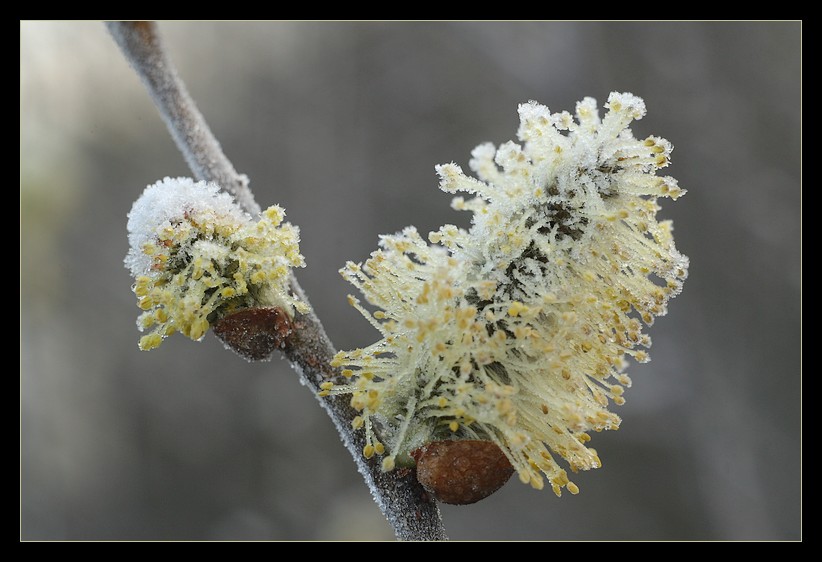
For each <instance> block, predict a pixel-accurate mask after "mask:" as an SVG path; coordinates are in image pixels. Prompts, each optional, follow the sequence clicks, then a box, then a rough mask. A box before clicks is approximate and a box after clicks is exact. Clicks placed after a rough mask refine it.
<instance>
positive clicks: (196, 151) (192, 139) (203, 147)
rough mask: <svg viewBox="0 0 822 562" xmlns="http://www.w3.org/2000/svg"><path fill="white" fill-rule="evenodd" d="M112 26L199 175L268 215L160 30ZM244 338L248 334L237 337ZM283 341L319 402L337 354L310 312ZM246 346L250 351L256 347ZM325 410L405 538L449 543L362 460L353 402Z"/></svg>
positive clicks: (338, 399)
mask: <svg viewBox="0 0 822 562" xmlns="http://www.w3.org/2000/svg"><path fill="white" fill-rule="evenodd" d="M107 25H108V29H109V31H110V32H111V35H112V36H113V37H114V39H115V40H116V41H117V43H118V45H119V46H120V48H121V49H122V51H123V53H124V54H125V56H126V58H127V59H128V61H129V62H130V64H131V65H132V67H133V68H134V69H135V71H136V72H137V74H138V75H139V76H140V78H141V79H142V81H143V83H144V84H145V85H146V87H147V88H148V90H149V93H150V94H151V97H152V99H153V100H154V103H155V104H156V106H157V108H158V109H159V111H160V114H161V115H162V116H163V119H164V120H165V122H166V125H167V126H168V128H169V131H170V133H171V136H172V137H173V138H174V140H175V142H176V143H177V146H178V148H179V149H180V151H181V152H182V153H183V155H184V157H185V159H186V162H187V163H188V165H189V167H190V168H191V170H192V172H193V173H194V175H195V176H196V177H197V178H198V179H201V180H206V181H211V182H214V183H216V184H217V185H219V186H220V187H221V188H222V189H223V190H225V191H226V192H228V193H230V194H231V195H233V196H234V198H235V199H236V200H237V203H238V204H239V205H240V206H241V207H242V208H243V209H244V210H245V211H247V212H248V213H250V214H252V215H256V214H258V213H259V212H260V207H259V205H258V204H257V203H256V201H255V200H254V196H253V194H252V193H251V190H250V189H249V187H248V178H247V177H246V176H245V175H243V174H239V173H238V172H237V171H236V170H235V169H234V166H233V165H232V164H231V162H230V161H229V160H228V158H227V157H226V156H225V154H223V151H222V149H221V148H220V144H219V143H218V142H217V140H216V139H215V138H214V135H213V134H212V133H211V130H210V129H209V127H208V125H207V123H206V122H205V119H204V118H203V116H202V114H201V113H200V112H199V111H198V110H197V107H196V105H195V104H194V101H193V100H192V99H191V96H189V94H188V92H187V91H186V88H185V85H184V84H183V82H182V81H181V80H180V78H179V77H178V76H177V73H176V71H175V69H174V67H173V65H172V64H171V62H170V60H169V59H168V57H167V56H166V54H165V51H164V49H163V46H162V43H161V41H160V38H159V35H158V33H157V26H156V24H155V23H153V22H110V23H108V24H107ZM290 285H291V290H292V292H293V293H294V295H295V296H296V297H297V298H298V299H299V300H300V301H301V302H302V303H305V304H306V305H307V304H308V300H307V299H306V298H305V294H304V293H303V292H302V289H301V288H300V286H299V284H298V283H297V281H296V279H295V278H294V276H293V274H292V275H291V276H290ZM246 320H249V319H246ZM237 333H248V332H247V331H243V330H237ZM282 335H283V341H282V342H281V347H282V351H283V353H284V354H285V355H286V356H287V357H288V359H289V361H291V364H292V366H293V367H294V368H295V370H296V371H297V372H298V373H299V375H300V378H301V380H302V382H303V383H304V384H306V386H308V387H309V388H310V389H311V391H312V392H313V393H314V395H315V396H317V395H318V394H319V393H320V391H321V389H320V385H322V384H323V383H327V382H328V381H329V380H332V379H333V378H334V377H336V376H337V375H338V372H337V369H335V368H333V367H331V366H330V362H331V359H332V358H333V357H334V355H335V353H336V352H335V349H334V347H333V345H332V344H331V342H330V340H329V339H328V336H327V335H326V333H325V331H324V329H323V327H322V324H321V323H320V321H319V319H318V318H317V316H316V315H315V314H314V312H313V310H312V309H311V308H310V306H308V307H307V312H306V313H304V314H299V313H297V314H296V315H295V317H294V320H293V323H292V325H291V326H290V327H289V329H288V330H287V331H283V333H282ZM240 337H242V336H240ZM239 343H241V344H243V345H245V344H250V343H251V342H239ZM320 404H321V405H322V406H323V408H325V410H326V412H327V413H328V415H329V416H330V417H331V419H332V420H333V421H334V424H335V425H336V426H337V430H338V431H339V433H340V436H341V437H342V440H343V443H344V444H345V446H346V447H347V448H348V450H349V452H350V453H351V455H352V456H353V457H354V459H355V462H356V464H357V468H358V469H359V471H360V473H361V474H362V475H363V477H364V479H365V481H366V483H367V484H368V486H369V488H370V490H371V493H372V495H373V496H374V499H375V501H376V502H377V504H378V505H379V507H380V509H381V510H382V512H383V514H384V515H385V517H386V518H387V519H388V522H389V523H390V524H391V526H392V527H393V528H394V531H395V533H396V535H397V537H398V538H399V539H402V540H442V539H445V538H446V535H445V530H444V529H443V526H442V521H441V518H440V513H439V509H438V508H437V505H436V503H435V502H434V501H432V500H431V499H430V497H429V496H428V495H427V494H425V493H424V491H423V488H422V486H421V485H420V484H419V482H418V481H417V479H416V478H415V477H414V475H413V473H412V472H411V471H409V470H394V471H392V472H383V471H382V470H381V467H380V463H379V462H378V461H377V460H376V459H375V458H372V459H370V460H366V459H364V458H363V456H362V454H361V452H362V450H363V448H364V447H365V445H366V444H367V443H366V439H365V436H364V435H363V434H362V432H356V431H354V430H352V426H351V424H352V421H353V420H354V418H355V417H356V416H357V412H356V410H354V408H352V407H351V405H350V400H349V398H348V397H344V396H330V397H325V398H321V399H320Z"/></svg>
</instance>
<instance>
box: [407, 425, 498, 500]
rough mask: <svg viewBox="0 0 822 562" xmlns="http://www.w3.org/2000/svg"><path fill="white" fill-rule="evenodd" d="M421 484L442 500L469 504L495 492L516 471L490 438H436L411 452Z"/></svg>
mask: <svg viewBox="0 0 822 562" xmlns="http://www.w3.org/2000/svg"><path fill="white" fill-rule="evenodd" d="M411 456H412V457H414V460H415V461H417V479H418V480H419V482H420V484H422V485H423V487H424V488H425V489H426V490H427V491H428V493H430V494H431V495H433V496H434V497H435V498H436V499H437V500H439V501H441V502H443V503H449V504H454V505H466V504H470V503H475V502H478V501H479V500H481V499H483V498H486V497H488V496H490V495H491V494H493V493H494V492H496V491H497V490H498V489H500V488H501V487H502V485H503V484H505V483H506V482H507V481H508V479H509V478H510V477H511V474H513V473H514V469H513V468H512V467H511V463H510V462H508V459H507V458H506V456H505V455H504V454H503V452H502V451H501V450H500V448H499V447H498V446H497V445H496V444H495V443H492V442H490V441H473V440H466V441H434V442H432V443H429V444H427V445H425V446H423V447H420V448H419V449H416V450H414V451H413V452H412V453H411Z"/></svg>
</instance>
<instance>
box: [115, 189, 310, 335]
mask: <svg viewBox="0 0 822 562" xmlns="http://www.w3.org/2000/svg"><path fill="white" fill-rule="evenodd" d="M284 216H285V213H284V211H283V209H282V208H280V207H278V206H273V207H269V208H268V209H266V210H265V211H263V213H262V214H261V216H260V218H259V220H258V221H257V222H254V221H252V219H251V217H250V216H249V215H247V214H246V213H244V212H243V211H242V210H241V209H240V208H239V207H238V206H237V204H236V203H235V202H234V200H233V199H232V198H231V196H230V195H228V194H227V193H223V192H221V191H220V189H219V187H218V186H217V185H216V184H214V183H206V182H195V181H194V180H192V179H189V178H175V179H172V178H165V179H164V180H162V181H159V182H157V183H155V184H154V185H150V186H148V187H147V188H146V190H145V191H144V192H143V194H142V195H141V196H140V198H139V199H138V200H137V201H136V202H135V203H134V206H133V207H132V209H131V212H130V213H129V215H128V218H129V220H128V240H129V245H130V247H131V248H130V249H129V252H128V255H127V256H126V259H125V264H126V267H127V268H128V269H129V270H130V271H131V274H132V275H133V276H134V278H135V280H136V283H135V284H134V287H133V290H134V293H135V294H136V295H137V298H138V305H139V307H140V308H141V309H143V310H144V311H145V312H143V314H141V315H140V317H139V318H138V319H137V325H138V327H139V328H140V331H143V330H150V333H149V334H147V335H145V336H143V337H142V338H140V349H142V350H148V349H153V348H155V347H157V346H159V345H160V344H161V343H162V341H163V338H165V337H166V336H169V335H171V334H172V333H174V332H180V333H182V334H183V335H185V336H187V337H189V338H191V339H193V340H199V339H201V338H202V337H203V335H205V333H206V331H207V330H208V327H209V325H210V324H211V323H213V322H214V321H215V320H217V319H219V318H221V317H223V316H225V315H226V314H229V313H231V312H234V311H237V310H241V309H245V308H251V307H259V306H273V307H279V308H281V309H283V310H285V311H288V313H289V314H290V315H293V313H294V310H295V309H297V310H299V311H304V310H305V304H303V303H302V302H300V301H299V300H297V299H296V298H294V297H293V296H292V295H291V293H290V292H289V290H288V275H289V272H290V269H291V268H292V267H302V266H304V261H303V257H302V255H300V249H299V231H298V229H297V228H296V227H294V226H292V225H290V224H289V223H283V222H282V220H283V217H284Z"/></svg>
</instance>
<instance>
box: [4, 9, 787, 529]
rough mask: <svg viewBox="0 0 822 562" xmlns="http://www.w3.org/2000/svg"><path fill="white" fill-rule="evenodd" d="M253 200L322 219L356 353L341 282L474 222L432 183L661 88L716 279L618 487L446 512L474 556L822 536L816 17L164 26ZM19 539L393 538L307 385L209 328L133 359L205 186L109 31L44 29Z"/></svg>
mask: <svg viewBox="0 0 822 562" xmlns="http://www.w3.org/2000/svg"><path fill="white" fill-rule="evenodd" d="M160 30H161V32H162V33H163V36H164V37H165V39H166V43H167V46H168V48H169V51H170V54H171V56H172V59H173V60H174V61H175V62H176V64H177V66H178V69H179V71H180V74H181V75H182V77H183V78H184V80H185V81H186V83H187V84H188V87H189V90H190V92H191V94H192V96H193V97H194V99H195V100H196V101H197V102H198V104H199V107H200V109H201V111H202V112H203V114H204V115H205V116H206V119H207V120H208V122H209V123H210V124H211V127H212V129H213V130H214V132H215V134H216V136H217V138H218V139H219V140H220V141H221V143H222V145H223V148H224V149H225V151H226V153H227V155H228V157H229V158H230V159H231V160H232V161H233V162H234V164H235V166H236V168H237V169H238V170H239V171H241V172H244V173H246V174H248V176H249V177H250V178H251V186H252V188H253V190H254V192H255V195H256V197H257V200H258V202H259V203H260V204H261V205H262V206H263V207H266V206H268V205H270V204H274V203H279V204H281V205H283V206H284V207H285V208H286V210H287V212H288V218H289V219H290V220H291V221H292V222H293V223H294V224H297V225H299V226H300V228H301V231H302V244H301V245H302V252H303V254H304V255H305V257H306V260H307V262H308V265H309V267H308V269H306V270H302V271H299V272H298V277H299V280H300V282H301V283H302V286H303V288H304V289H305V290H306V291H307V293H308V296H309V298H310V299H311V303H312V304H313V306H314V307H315V309H316V310H317V312H318V314H319V316H320V317H321V318H322V319H323V321H324V323H325V328H326V330H327V331H328V333H329V335H330V337H331V339H332V340H333V341H334V343H335V344H336V346H337V347H338V348H340V349H346V348H352V347H359V346H363V345H366V344H367V343H369V342H371V341H372V340H374V339H375V336H376V332H375V331H374V330H373V329H372V328H371V327H370V326H369V325H368V324H367V323H366V322H365V320H363V319H362V318H361V317H360V315H359V314H358V313H357V312H356V311H355V310H353V309H352V308H350V307H349V306H348V304H347V303H346V299H345V295H346V294H347V293H349V292H351V289H352V288H351V287H350V286H348V285H347V284H346V283H345V282H344V281H343V280H342V279H341V278H340V276H339V274H338V273H337V270H338V269H339V268H340V267H341V266H342V265H343V264H344V263H345V261H346V260H349V259H350V260H355V261H361V260H364V259H365V258H366V257H367V256H368V254H369V253H370V252H371V251H372V250H374V249H375V248H376V243H377V236H378V235H379V234H381V233H391V232H395V231H398V230H399V229H401V228H402V227H404V226H406V225H409V224H415V225H416V226H417V227H418V228H419V230H420V231H421V232H428V231H429V230H433V229H435V228H437V227H438V226H440V225H441V224H444V223H454V224H459V225H462V226H467V218H468V214H467V213H456V212H454V211H452V210H451V209H450V208H449V201H450V196H448V195H447V194H444V193H442V192H440V191H439V190H438V189H437V179H436V176H435V174H434V165H435V164H438V163H443V162H451V161H455V162H457V163H458V164H460V165H462V166H463V167H465V166H466V165H467V161H468V158H469V153H470V151H471V149H472V148H473V147H474V146H476V145H477V144H479V143H481V142H484V141H492V142H494V143H497V144H499V143H502V142H504V141H507V140H510V139H514V138H515V133H516V128H517V124H518V119H517V113H516V109H517V104H518V103H521V102H525V101H527V100H530V99H534V100H537V101H540V102H541V103H544V104H546V105H548V106H549V107H550V108H551V109H552V110H555V111H559V110H563V109H567V110H569V111H573V109H574V104H575V102H576V101H577V100H580V99H582V97H584V96H592V97H595V98H597V100H598V101H599V102H600V104H601V103H604V101H605V100H606V99H607V96H608V93H609V92H611V91H612V90H618V91H630V92H633V93H635V94H637V95H639V96H641V97H643V98H644V99H645V101H646V104H647V106H648V115H647V117H646V118H645V119H644V120H642V121H640V122H638V123H635V125H634V127H633V129H634V131H635V133H636V135H637V136H639V137H643V136H646V135H649V134H656V135H659V136H662V137H665V138H667V139H669V140H670V141H671V142H672V143H673V144H674V145H675V146H676V150H675V151H674V153H673V165H672V166H671V167H670V168H669V169H668V170H666V172H667V173H669V174H670V175H673V176H674V177H676V178H677V179H678V180H679V183H680V185H681V186H682V187H684V188H686V189H687V190H688V191H689V193H688V195H687V196H686V197H684V198H683V199H681V200H680V201H678V202H677V203H676V204H672V203H671V202H670V201H668V200H665V201H662V206H663V210H662V211H661V216H662V217H663V218H672V219H673V220H674V223H675V226H676V240H677V246H678V248H679V249H680V250H681V251H682V252H683V253H685V254H687V255H688V256H689V257H690V258H691V273H690V278H689V280H688V282H687V283H686V284H685V290H684V292H683V294H682V295H681V296H680V297H678V298H677V299H675V300H674V301H672V303H671V305H670V307H669V310H670V314H669V315H668V316H667V317H664V318H661V319H659V320H658V321H657V322H656V325H654V326H653V328H652V329H651V330H650V334H651V336H652V338H653V340H654V346H653V348H652V349H651V357H652V361H651V363H650V364H648V365H634V366H632V368H631V369H630V371H629V372H630V375H631V376H632V378H633V380H634V386H633V388H632V389H630V390H629V391H628V392H627V394H626V396H627V400H628V401H627V404H626V405H624V406H622V407H619V408H617V410H616V411H617V412H618V413H619V414H620V415H621V416H622V418H623V425H622V429H620V430H619V431H617V432H605V433H601V434H595V435H594V441H593V443H592V445H593V446H594V447H596V449H597V451H598V452H599V454H600V456H601V458H602V459H603V462H604V466H603V467H602V468H601V469H599V470H595V471H592V472H589V473H583V474H579V475H577V476H576V477H575V478H574V481H575V482H576V483H577V484H578V485H579V487H580V488H581V490H582V491H581V493H580V494H579V495H577V496H572V495H570V494H565V495H563V497H562V498H556V497H555V496H554V495H553V494H552V493H551V492H550V491H549V490H544V491H542V492H537V491H535V490H532V489H530V487H527V486H523V485H521V484H519V483H518V482H517V481H516V479H514V480H513V481H512V482H510V483H509V484H508V485H507V486H505V487H504V488H503V489H502V490H500V491H499V492H498V493H496V494H495V495H493V496H491V497H490V498H488V499H487V500H484V501H482V502H480V503H478V504H476V505H473V506H463V507H451V506H443V508H442V511H443V517H444V521H445V526H446V529H447V531H448V533H449V535H450V536H451V538H453V539H465V540H468V539H500V540H506V539H526V540H527V539H533V540H557V539H558V540H563V539H590V540H596V539H616V540H619V539H631V540H645V539H651V540H657V539H661V540H679V539H681V540H702V539H706V540H735V539H743V540H744V539H776V540H785V539H787V540H791V539H798V538H800V536H801V535H800V524H801V523H800V521H801V444H802V434H801V429H802V424H801V400H800V392H801V371H800V366H801V335H800V326H801V324H800V315H801V307H800V306H801V305H800V287H801V276H800V265H801V251H800V246H801V227H800V220H801V214H800V200H801V184H800V177H801V164H800V154H801V151H800V142H801V111H800V109H801V86H800V78H801V59H800V54H801V24H800V23H798V22H774V23H767V22H759V23H731V22H717V23H573V22H570V23H569V22H564V23H550V22H548V23H515V22H504V23H481V22H480V23H459V22H452V23H449V22H443V23H347V22H346V23H281V22H275V23H162V24H161V27H160ZM20 54H21V59H20V73H21V90H20V111H21V113H20V125H21V135H20V141H21V145H20V146H21V186H20V187H21V190H20V211H21V218H20V230H21V318H20V324H21V326H20V331H21V346H20V354H21V376H20V382H21V385H20V413H21V431H20V456H21V458H20V461H21V462H20V470H21V475H20V478H21V495H20V501H21V518H20V526H21V530H20V532H21V537H22V538H23V539H34V540H37V539H45V540H51V539H195V540H199V539H203V540H206V539H238V540H243V539H392V538H393V533H392V532H391V529H390V528H389V526H388V524H387V523H385V521H384V520H383V519H382V516H381V515H380V513H379V510H378V509H377V507H376V505H375V504H374V503H373V501H372V500H371V497H370V495H369V493H368V490H367V489H366V487H365V485H364V484H363V482H362V480H361V478H360V476H359V474H358V473H357V472H356V470H355V467H354V464H353V462H352V460H351V458H350V456H349V454H348V452H347V451H346V450H345V449H344V448H343V447H342V445H341V444H340V442H339V439H338V437H337V435H336V433H335V429H334V428H333V426H332V424H331V423H330V421H329V420H328V418H327V417H326V414H325V413H324V412H323V411H322V410H321V409H320V408H319V407H318V405H317V403H316V402H315V399H314V398H313V397H312V396H311V394H310V393H309V392H308V391H307V390H306V389H305V388H303V387H301V386H300V384H299V382H298V379H297V376H296V374H295V373H294V372H293V371H292V370H291V369H290V367H289V365H288V364H287V363H286V362H285V361H283V360H281V359H275V360H274V361H273V362H271V363H260V364H249V363H246V362H245V361H243V360H241V359H240V358H239V357H237V356H235V355H234V354H231V353H228V352H226V351H225V350H224V349H223V346H222V345H221V344H220V343H219V342H218V341H217V340H216V339H215V338H214V336H213V335H211V334H209V335H207V336H206V338H205V340H204V341H203V342H200V343H195V342H192V341H190V340H187V339H185V338H183V337H179V336H175V337H172V338H170V339H169V340H167V341H166V342H165V343H164V344H163V345H162V346H161V347H160V348H159V349H157V350H154V351H152V352H150V353H142V352H140V351H138V349H137V340H138V337H139V333H138V331H137V329H136V326H135V320H136V317H137V315H138V312H139V310H138V308H137V306H136V300H135V298H134V296H133V294H132V293H131V291H130V290H129V287H130V285H131V283H132V280H131V279H130V277H129V275H128V272H127V271H126V269H125V268H124V267H123V257H124V256H125V254H126V251H127V240H126V213H127V212H128V211H129V209H130V208H131V204H132V202H133V201H134V200H135V198H136V197H137V196H138V195H139V194H140V193H141V192H142V190H143V189H144V188H145V186H146V185H147V184H151V183H154V182H155V181H157V180H158V179H161V178H162V177H164V176H176V175H190V172H189V170H188V169H187V167H186V165H185V163H184V161H183V159H182V157H181V156H180V155H179V153H178V152H177V149H176V148H175V146H174V144H173V142H172V141H171V139H170V137H169V135H168V133H167V131H166V129H165V126H164V124H163V123H162V121H161V120H160V117H159V115H158V114H157V112H156V110H155V109H154V107H153V106H152V103H151V100H150V99H149V97H148V95H147V94H146V92H145V91H144V89H143V86H142V84H141V83H140V82H139V80H138V78H137V77H136V75H134V73H133V72H132V71H131V70H130V68H129V67H128V65H127V64H126V62H125V61H124V59H123V58H122V56H121V55H120V53H119V50H118V49H117V47H116V46H115V44H114V42H113V41H112V40H111V38H110V37H109V36H108V35H107V33H106V30H105V28H104V26H103V24H101V23H93V22H92V23H74V22H22V23H21V53H20Z"/></svg>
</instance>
